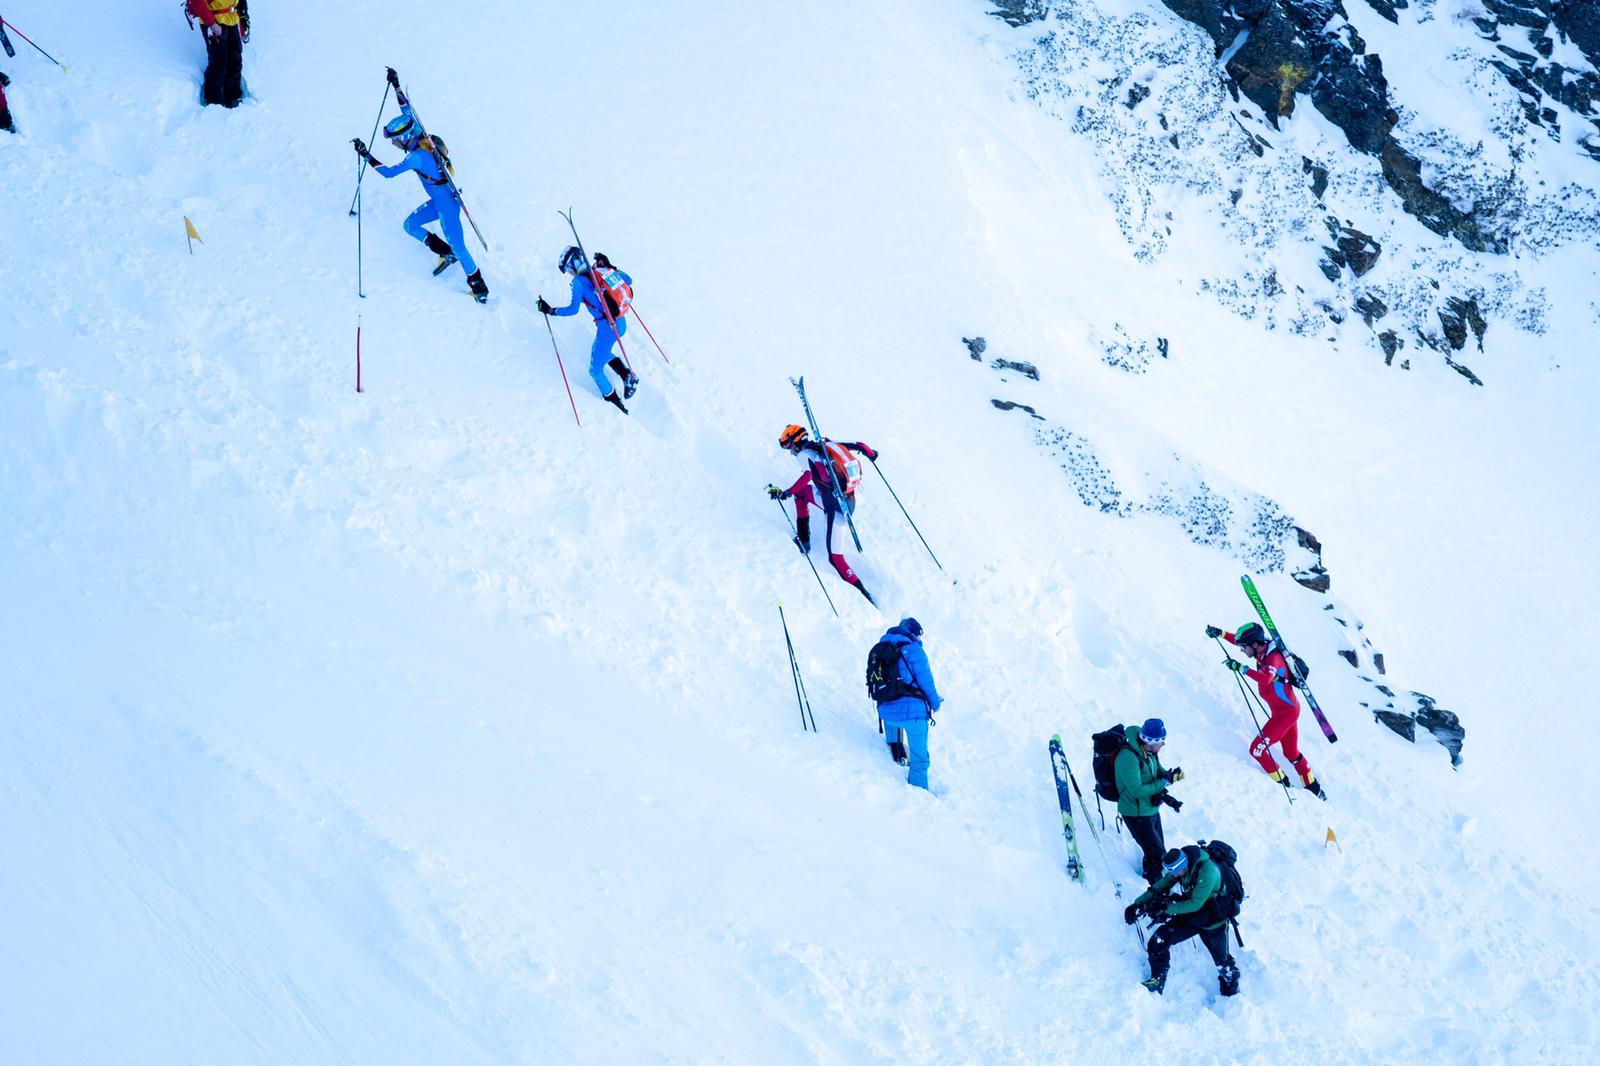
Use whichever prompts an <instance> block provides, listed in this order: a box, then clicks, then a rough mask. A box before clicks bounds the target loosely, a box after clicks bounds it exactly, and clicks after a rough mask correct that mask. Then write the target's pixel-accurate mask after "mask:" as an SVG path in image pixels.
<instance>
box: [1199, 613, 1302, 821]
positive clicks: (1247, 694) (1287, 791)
mask: <svg viewBox="0 0 1600 1066" xmlns="http://www.w3.org/2000/svg"><path fill="white" fill-rule="evenodd" d="M1211 639H1212V640H1214V641H1216V642H1217V647H1219V648H1221V649H1222V654H1223V656H1224V657H1225V658H1227V660H1228V661H1229V662H1238V660H1237V659H1235V658H1234V657H1233V655H1232V654H1231V653H1230V652H1229V651H1228V646H1227V645H1226V644H1224V643H1222V638H1221V637H1212V638H1211ZM1231 672H1232V673H1233V683H1234V684H1235V685H1238V686H1239V693H1240V695H1242V696H1244V709H1245V710H1246V711H1247V712H1248V713H1249V715H1250V722H1251V724H1252V725H1254V726H1255V727H1256V736H1258V737H1265V736H1266V732H1265V730H1263V729H1262V728H1261V720H1260V719H1259V718H1257V717H1256V709H1255V705H1254V704H1253V703H1252V702H1251V701H1252V700H1254V701H1255V703H1260V702H1261V697H1260V696H1257V695H1256V694H1255V693H1253V692H1251V691H1250V690H1249V689H1248V688H1246V687H1245V684H1244V678H1243V676H1242V675H1241V674H1240V672H1239V671H1237V670H1233V671H1231ZM1261 713H1262V714H1266V715H1267V717H1269V718H1270V717H1272V716H1271V715H1270V714H1268V713H1267V709H1266V708H1265V707H1262V708H1261ZM1283 794H1284V796H1285V797H1286V798H1287V799H1288V800H1289V806H1291V807H1293V806H1294V790H1293V789H1291V788H1290V787H1289V785H1288V779H1287V778H1285V779H1284V786H1283Z"/></svg>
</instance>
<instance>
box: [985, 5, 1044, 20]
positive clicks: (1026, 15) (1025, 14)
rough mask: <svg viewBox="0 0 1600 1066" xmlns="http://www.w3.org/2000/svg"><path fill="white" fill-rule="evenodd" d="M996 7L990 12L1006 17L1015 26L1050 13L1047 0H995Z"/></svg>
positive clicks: (999, 16)
mask: <svg viewBox="0 0 1600 1066" xmlns="http://www.w3.org/2000/svg"><path fill="white" fill-rule="evenodd" d="M993 2H994V6H995V9H994V10H993V11H991V12H989V14H991V15H994V16H996V17H998V18H1002V19H1004V20H1005V21H1006V22H1008V23H1010V24H1011V25H1013V26H1026V25H1027V24H1028V23H1030V22H1038V21H1039V20H1040V19H1042V18H1044V17H1045V15H1046V14H1048V13H1049V10H1050V5H1049V4H1048V3H1047V2H1046V0H993Z"/></svg>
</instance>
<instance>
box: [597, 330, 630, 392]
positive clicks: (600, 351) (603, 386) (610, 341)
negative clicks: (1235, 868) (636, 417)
mask: <svg viewBox="0 0 1600 1066" xmlns="http://www.w3.org/2000/svg"><path fill="white" fill-rule="evenodd" d="M627 335H628V320H627V319H626V318H619V319H617V331H616V332H615V333H612V332H611V323H610V322H608V321H606V320H605V319H603V318H602V319H600V320H599V321H597V322H596V323H595V324H594V347H593V348H590V349H589V376H590V377H591V378H593V379H594V386H595V388H597V389H599V390H600V395H601V396H610V395H611V394H612V393H613V392H616V391H617V387H616V386H615V385H613V384H611V379H610V378H608V377H606V364H607V363H609V362H611V359H612V356H613V354H614V353H613V352H612V351H611V347H612V345H614V344H616V343H617V338H618V337H626V336H627Z"/></svg>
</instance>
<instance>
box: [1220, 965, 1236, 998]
mask: <svg viewBox="0 0 1600 1066" xmlns="http://www.w3.org/2000/svg"><path fill="white" fill-rule="evenodd" d="M1217 991H1218V992H1220V993H1222V994H1223V995H1224V996H1237V995H1238V994H1239V967H1238V964H1237V963H1235V962H1234V961H1233V960H1232V959H1229V960H1228V961H1227V962H1225V963H1223V964H1222V965H1221V966H1218V967H1217Z"/></svg>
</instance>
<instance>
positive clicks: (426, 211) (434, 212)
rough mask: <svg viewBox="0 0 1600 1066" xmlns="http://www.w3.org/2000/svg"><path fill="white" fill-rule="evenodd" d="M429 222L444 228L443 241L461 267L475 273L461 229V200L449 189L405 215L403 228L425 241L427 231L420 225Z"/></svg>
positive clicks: (476, 267)
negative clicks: (441, 195) (441, 196)
mask: <svg viewBox="0 0 1600 1066" xmlns="http://www.w3.org/2000/svg"><path fill="white" fill-rule="evenodd" d="M430 222H437V223H439V228H440V229H442V230H444V239H445V242H446V243H447V244H449V245H450V250H451V251H452V252H454V253H456V262H458V263H460V264H461V269H462V270H463V271H464V272H466V274H467V275H468V276H471V275H473V274H476V273H477V272H478V264H477V263H474V262H473V261H472V253H471V252H470V251H468V250H467V235H466V234H465V233H464V232H462V229H461V201H459V200H457V199H456V198H455V197H454V196H453V195H451V193H450V190H449V189H445V190H444V196H443V198H440V197H437V196H429V197H428V202H427V203H425V204H423V205H422V206H421V207H419V208H417V209H416V210H415V211H413V212H411V214H409V215H407V216H406V221H405V230H406V232H407V233H409V234H411V236H412V237H413V238H415V239H416V240H419V241H426V240H427V239H428V231H427V230H425V229H423V228H422V227H423V226H426V225H427V224H428V223H430Z"/></svg>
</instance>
